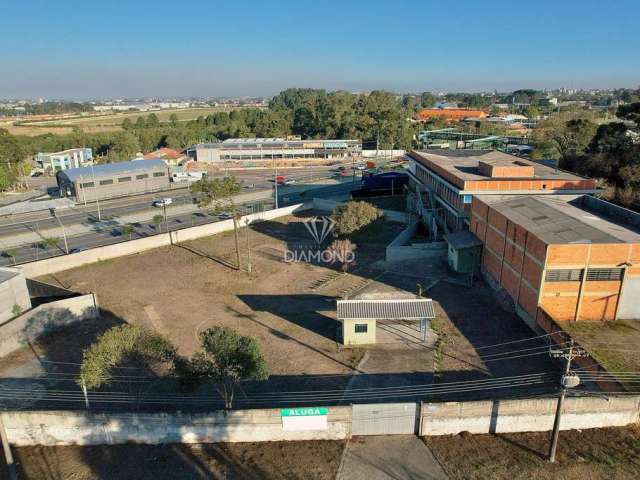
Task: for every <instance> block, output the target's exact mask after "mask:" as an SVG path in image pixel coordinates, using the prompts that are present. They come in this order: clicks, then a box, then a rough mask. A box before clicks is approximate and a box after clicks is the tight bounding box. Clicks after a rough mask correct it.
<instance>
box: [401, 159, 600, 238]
mask: <svg viewBox="0 0 640 480" xmlns="http://www.w3.org/2000/svg"><path fill="white" fill-rule="evenodd" d="M408 158H409V170H408V171H409V175H410V176H411V178H412V182H411V183H412V188H413V190H414V191H416V192H417V193H419V194H420V202H421V205H422V206H421V207H420V208H421V209H422V210H426V211H430V212H434V215H435V217H436V218H435V219H436V221H437V223H438V224H439V226H440V228H441V229H443V230H449V231H453V232H455V231H458V230H466V229H467V228H468V226H469V223H470V212H471V202H472V199H473V196H474V195H498V196H501V195H505V194H518V195H549V194H571V195H575V194H579V193H596V192H597V190H596V181H595V180H593V179H590V178H585V177H581V176H579V175H576V174H574V173H570V172H565V171H562V170H557V169H555V168H552V167H549V166H547V165H543V164H540V163H537V162H533V161H531V160H527V159H524V158H520V157H516V156H515V155H509V154H507V153H502V152H498V151H494V150H437V151H432V150H429V151H420V152H419V151H412V152H409V154H408ZM429 220H430V219H427V224H430V221H429Z"/></svg>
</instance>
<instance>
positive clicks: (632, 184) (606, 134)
mask: <svg viewBox="0 0 640 480" xmlns="http://www.w3.org/2000/svg"><path fill="white" fill-rule="evenodd" d="M616 117H617V118H618V119H619V120H622V121H614V122H604V121H603V120H604V119H603V118H602V117H601V116H600V115H599V114H597V113H594V112H593V111H588V110H586V111H585V110H575V111H572V112H566V113H563V114H559V115H555V116H552V117H550V118H548V119H547V120H545V121H544V122H541V123H540V124H539V126H538V128H537V129H536V130H534V133H533V142H534V158H537V159H545V158H555V159H557V162H558V166H559V167H560V168H562V169H565V170H570V171H572V172H576V173H578V174H582V175H585V176H588V177H593V178H599V179H603V180H604V181H605V187H606V191H605V196H606V197H607V198H608V199H610V200H612V201H615V202H616V203H619V204H621V205H623V206H625V207H633V208H636V209H637V207H638V206H639V204H640V134H639V133H638V131H639V130H640V102H635V103H631V104H627V105H622V106H620V107H618V109H617V111H616Z"/></svg>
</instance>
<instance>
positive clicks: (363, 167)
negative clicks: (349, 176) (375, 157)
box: [356, 163, 367, 170]
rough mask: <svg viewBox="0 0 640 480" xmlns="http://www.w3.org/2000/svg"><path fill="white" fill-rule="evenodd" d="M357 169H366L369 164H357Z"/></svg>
mask: <svg viewBox="0 0 640 480" xmlns="http://www.w3.org/2000/svg"><path fill="white" fill-rule="evenodd" d="M356 169H357V170H366V169H367V166H366V165H365V164H364V163H360V164H358V165H356Z"/></svg>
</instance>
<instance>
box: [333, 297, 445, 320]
mask: <svg viewBox="0 0 640 480" xmlns="http://www.w3.org/2000/svg"><path fill="white" fill-rule="evenodd" d="M337 310H338V312H337V317H338V320H353V319H362V320H365V319H369V320H417V319H421V318H435V317H436V314H435V311H434V309H433V301H432V300H431V299H430V298H401V299H380V300H338V302H337Z"/></svg>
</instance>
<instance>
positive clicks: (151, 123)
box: [145, 113, 160, 128]
mask: <svg viewBox="0 0 640 480" xmlns="http://www.w3.org/2000/svg"><path fill="white" fill-rule="evenodd" d="M145 125H146V127H147V128H156V127H157V126H159V125H160V120H158V116H157V115H156V114H155V113H150V114H149V115H147V121H146V122H145Z"/></svg>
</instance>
